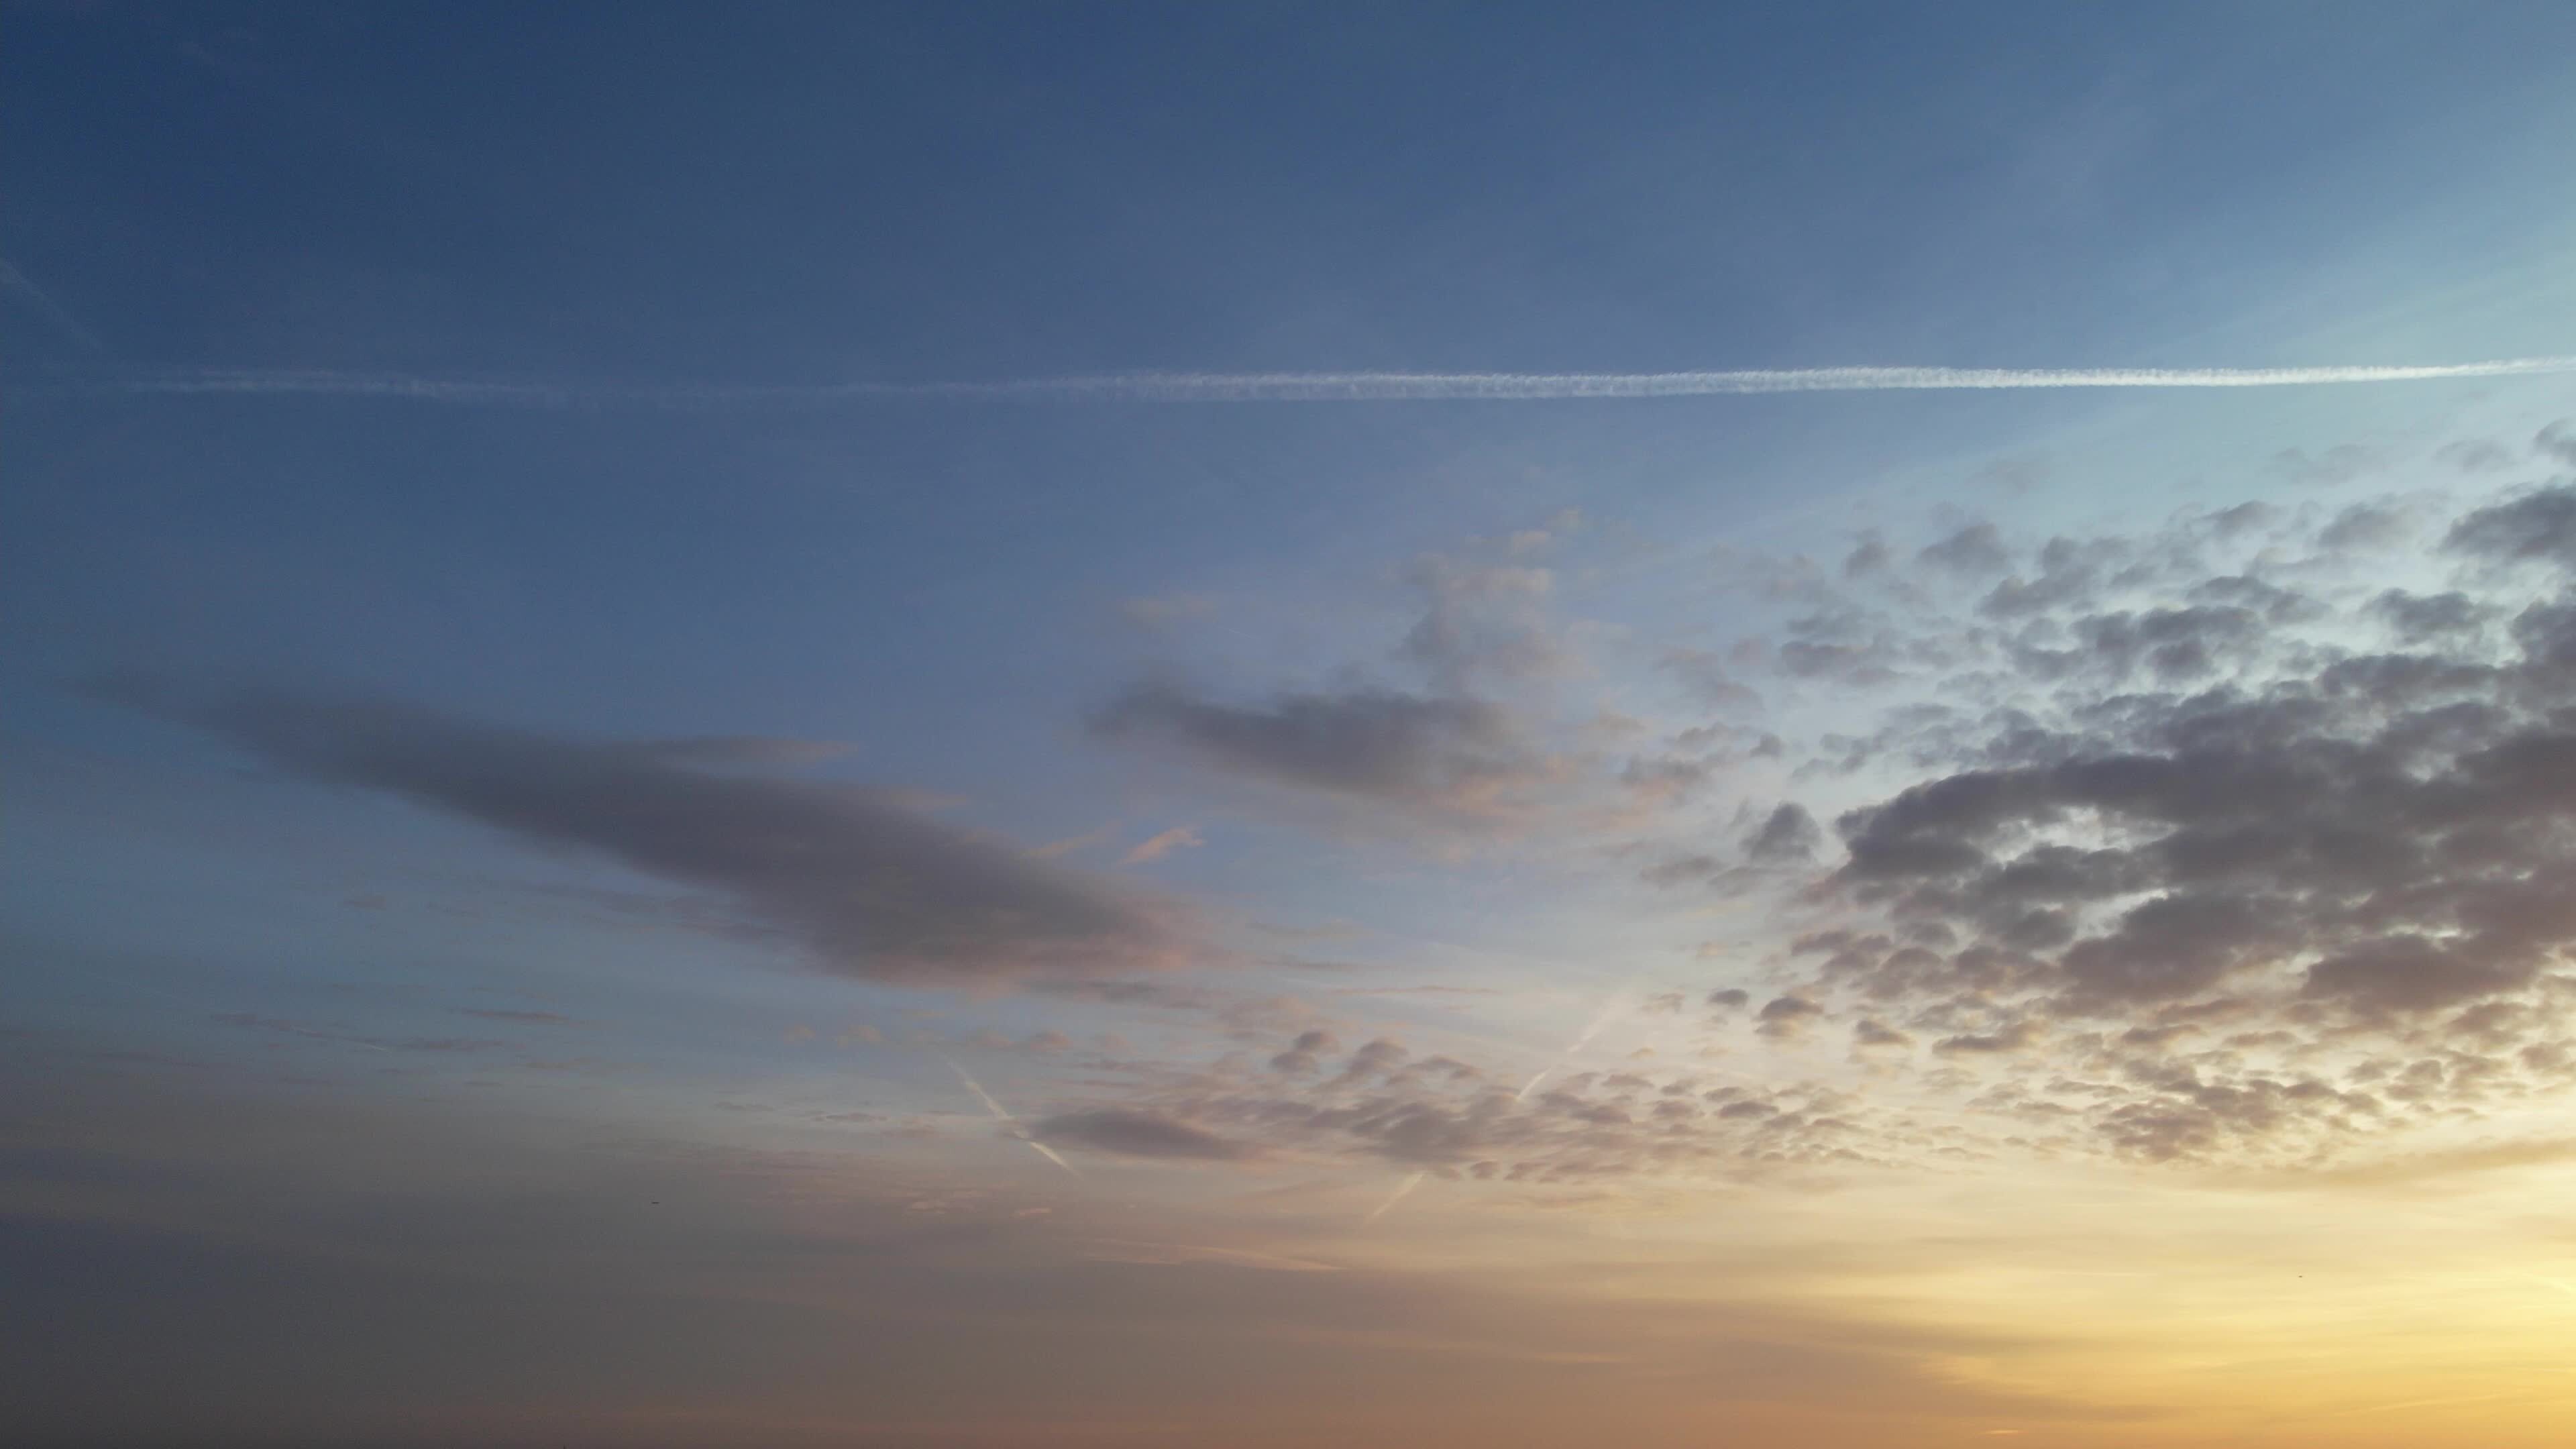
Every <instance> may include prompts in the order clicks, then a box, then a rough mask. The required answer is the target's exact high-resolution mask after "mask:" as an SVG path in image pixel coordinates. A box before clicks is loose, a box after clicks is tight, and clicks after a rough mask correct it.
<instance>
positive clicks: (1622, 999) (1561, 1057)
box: [952, 976, 1636, 1223]
mask: <svg viewBox="0 0 2576 1449" xmlns="http://www.w3.org/2000/svg"><path fill="white" fill-rule="evenodd" d="M1635 984H1636V978H1635V977H1633V976H1632V977H1630V978H1628V980H1626V981H1624V982H1622V983H1620V985H1619V987H1618V989H1616V990H1614V991H1612V992H1611V993H1610V995H1609V997H1608V998H1607V999H1606V1000H1604V1001H1603V1002H1602V1003H1601V1009H1600V1010H1599V1011H1598V1012H1595V1013H1594V1014H1593V1017H1592V1022H1591V1024H1590V1025H1588V1026H1586V1027H1584V1028H1583V1030H1581V1031H1579V1032H1576V1033H1575V1034H1574V1040H1572V1041H1570V1042H1567V1043H1566V1044H1565V1050H1563V1051H1561V1052H1559V1053H1557V1054H1556V1060H1555V1061H1552V1062H1549V1063H1548V1064H1547V1065H1546V1066H1543V1067H1541V1068H1539V1069H1538V1070H1537V1071H1536V1072H1535V1073H1533V1074H1532V1075H1531V1077H1530V1079H1529V1080H1528V1081H1526V1082H1523V1083H1521V1089H1520V1090H1519V1091H1517V1092H1514V1093H1512V1100H1513V1101H1514V1102H1526V1101H1528V1100H1529V1094H1530V1093H1532V1092H1534V1091H1537V1090H1538V1084H1539V1083H1541V1082H1543V1081H1546V1080H1547V1075H1548V1073H1550V1072H1553V1071H1555V1070H1556V1069H1557V1068H1559V1067H1561V1066H1564V1065H1565V1064H1566V1063H1567V1062H1569V1061H1571V1060H1573V1059H1574V1054H1575V1053H1577V1052H1579V1051H1581V1050H1583V1049H1584V1048H1585V1047H1587V1046H1590V1045H1591V1044H1592V1039H1593V1038H1594V1037H1596V1036H1599V1035H1600V1034H1601V1028H1603V1027H1605V1026H1608V1025H1609V1024H1610V1022H1611V1019H1612V1018H1613V1017H1616V1016H1617V1015H1618V1014H1619V1009H1620V1008H1621V1007H1623V1006H1625V1005H1627V1004H1628V988H1629V987H1631V986H1634V985H1635ZM952 1065H953V1064H952ZM1424 1176H1425V1174H1423V1173H1419V1172H1417V1173H1415V1174H1413V1175H1412V1176H1411V1177H1408V1178H1406V1179H1405V1180H1404V1181H1403V1182H1401V1183H1398V1184H1397V1185H1396V1189H1395V1191H1394V1192H1392V1193H1389V1194H1387V1199H1386V1201H1384V1202H1382V1203H1379V1204H1378V1205H1377V1206H1376V1207H1375V1208H1373V1209H1371V1210H1370V1211H1369V1215H1368V1216H1367V1217H1364V1218H1362V1219H1360V1221H1361V1222H1363V1223H1373V1222H1376V1221H1377V1220H1378V1219H1379V1218H1382V1217H1384V1216H1386V1210H1387V1209H1388V1208H1391V1207H1393V1206H1395V1205H1396V1204H1397V1203H1400V1202H1402V1201H1404V1195H1405V1194H1406V1193H1409V1192H1411V1191H1413V1190H1414V1189H1415V1188H1417V1187H1420V1186H1422V1179H1423V1177H1424Z"/></svg>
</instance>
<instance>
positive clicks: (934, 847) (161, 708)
mask: <svg viewBox="0 0 2576 1449" xmlns="http://www.w3.org/2000/svg"><path fill="white" fill-rule="evenodd" d="M101 692H102V693H104V694H106V695H108V696H110V697H113V698H117V699H120V700H122V701H124V702H126V703H129V704H133V705H136V706H139V707H142V708H144V709H147V710H150V711H152V712H154V713H157V714H161V715H164V716H166V717H169V718H172V719H177V720H181V721H184V722H186V723H189V724H192V725H195V726H197V727H199V728H201V729H204V730H206V731H208V732H210V733H212V734H214V735H217V736H219V737H221V738H223V739H226V740H228V741H230V742H232V743H234V744H236V745H239V746H241V747H243V748H245V749H248V750H250V751H252V752H253V753H255V754H257V755H259V756H261V757H262V758H264V759H266V760H267V761H269V762H270V763H271V764H273V765H275V766H277V767H278V768H280V769H282V770H286V771H289V772H291V773H293V774H296V775H300V776H303V777H305V778H307V779H311V780H316V781H321V782H325V783H330V784H342V785H354V786H358V787H361V788H365V789H371V790H381V791H384V792H387V793H389V794H394V795H398V796H401V797H403V798H404V799H407V800H410V801H413V802H414V803H417V804H421V805H426V806H429V807H431V808H434V809H438V810H443V811H446V812H449V813H451V814H456V815H460V816H463V817H465V818H467V819H471V820H475V821H478V822H480V823H482V824H484V825H488V826H491V827H493V828H495V829H498V830H501V831H504V832H506V833H508V834H510V835H512V836H515V837H517V838H519V839H521V840H524V841H528V842H530V843H532V844H538V845H545V846H551V847H572V848H577V849H583V850H590V851H595V852H598V853H599V854H601V855H604V856H606V857H608V858H611V859H614V860H616V861H619V862H620V863H622V864H624V865H627V866H630V867H632V868H634V869H636V870H640V871H643V872H645V873H647V874H650V875H656V876H659V877H661V878H663V879H665V880H669V881H673V882H676V883H680V884H684V885H689V886H693V887H697V888H700V889H705V890H712V891H715V892H718V893H720V894H721V895H723V896H725V897H727V898H729V899H730V900H731V901H732V902H733V903H735V904H736V905H737V906H738V907H739V908H740V909H741V910H743V911H744V912H746V913H747V914H750V915H752V916H755V917H757V918H760V919H763V920H766V921H768V922H769V923H771V924H772V925H774V926H776V927H778V928H780V929H781V930H784V931H787V932H789V933H791V934H792V935H794V936H795V937H796V938H798V939H800V940H801V941H802V942H803V943H804V944H805V946H806V947H807V948H808V950H809V952H810V954H811V956H812V959H813V960H814V962H815V963H816V964H817V965H819V966H821V967H822V968H823V969H825V970H828V971H833V972H839V973H844V974H848V975H854V976H867V977H879V978H890V979H905V980H919V981H932V982H937V981H991V980H997V979H1004V978H1009V977H1014V976H1024V975H1045V974H1078V975H1091V974H1099V973H1103V972H1109V971H1127V970H1135V969H1143V968H1155V967H1172V966H1178V965H1181V964H1183V963H1184V962H1186V961H1187V960H1189V959H1191V957H1192V955H1193V949H1192V948H1193V945H1194V941H1193V937H1192V935H1191V932H1190V930H1189V928H1188V927H1187V925H1186V923H1185V922H1184V921H1183V920H1182V919H1181V918H1180V917H1179V915H1178V914H1177V913H1176V912H1175V911H1173V910H1171V909H1169V908H1166V907H1162V906H1158V905H1155V904H1151V903H1148V902H1147V901H1145V900H1143V899H1141V898H1137V897H1133V896H1129V895H1126V894H1123V893H1121V892H1120V891H1118V890H1117V889H1115V888H1114V887H1112V886H1109V885H1107V884H1104V883H1102V882H1099V881H1096V880H1093V879H1091V878H1089V877H1087V876H1083V875H1080V874H1076V873H1074V872H1071V871H1067V870H1063V869H1059V868H1057V867H1054V866H1052V865H1049V864H1048V863H1046V862H1043V861H1039V860H1036V859H1033V858H1031V857H1030V855H1029V854H1028V853H1027V852H1025V851H1023V850H1020V849H1018V848H1016V847H1014V846H1012V845H1010V844H1008V843H1006V842H1003V841H998V840H994V839H991V838H989V837H986V836H983V835H980V834H976V833H974V832H971V831H967V830H963V829H959V828H957V827H955V826H951V825H947V824H944V823H942V822H939V821H936V820H932V819H930V818H927V817H925V816H923V815H921V814H920V813H918V812H917V811H916V810H914V809H911V808H909V807H908V806H907V805H905V804H904V803H902V802H901V800H900V799H899V797H897V796H895V795H893V794H891V793H890V792H887V791H883V790H876V789H869V788H864V787H858V786H850V785H842V784H834V783H820V782H813V781H805V780H796V779H781V778H776V777H773V776H768V775H761V774H745V773H735V772H726V771H720V770H716V769H710V768H702V767H700V766H699V765H698V764H696V763H693V762H692V761H691V759H690V758H689V754H690V752H686V751H684V752H682V753H681V754H680V755H678V756H676V757H675V756H674V754H673V753H672V751H671V750H669V749H668V748H667V747H657V746H640V747H639V746H637V745H633V744H625V743H616V742H608V743H601V742H593V741H584V740H571V739H563V738H558V737H555V736H550V735H544V734H539V733H536V732H533V731H527V730H518V729H512V728H508V727H504V726H499V725H490V724H484V723H480V722H477V721H473V720H468V719H463V718H460V717H458V716H455V715H450V714H446V713H443V712H441V711H437V710H433V709H429V708H426V707H422V706H418V705H411V704H403V703H394V702H387V701H381V700H368V699H355V698H345V697H331V696H323V695H317V694H312V693H302V692H296V691H292V690H283V689H274V688H264V687H250V688H240V689H232V690H219V691H190V690H185V689H180V688H177V687H174V686H171V685H168V684H166V683H156V682H153V681H148V680H135V679H127V680H122V681H114V682H109V683H107V684H104V685H102V686H101Z"/></svg>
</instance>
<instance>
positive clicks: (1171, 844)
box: [1118, 825, 1207, 865]
mask: <svg viewBox="0 0 2576 1449" xmlns="http://www.w3.org/2000/svg"><path fill="white" fill-rule="evenodd" d="M1205 844H1207V842H1206V841H1205V840H1203V839H1201V838H1200V836H1199V831H1198V827H1197V826H1195V825H1175V826H1173V827H1172V828H1171V829H1169V830H1166V831H1164V832H1163V833H1162V834H1160V835H1157V836H1154V837H1152V838H1151V839H1148V840H1141V841H1138V842H1137V843H1136V846H1135V848H1133V849H1131V850H1129V851H1128V852H1127V853H1126V854H1125V855H1123V856H1121V857H1119V859H1118V863H1119V864H1120V865H1144V864H1147V863H1149V862H1152V861H1157V860H1161V859H1162V858H1163V857H1164V856H1166V855H1169V854H1171V853H1172V852H1173V851H1175V850H1189V849H1194V848H1196V847H1198V846H1202V845H1205Z"/></svg>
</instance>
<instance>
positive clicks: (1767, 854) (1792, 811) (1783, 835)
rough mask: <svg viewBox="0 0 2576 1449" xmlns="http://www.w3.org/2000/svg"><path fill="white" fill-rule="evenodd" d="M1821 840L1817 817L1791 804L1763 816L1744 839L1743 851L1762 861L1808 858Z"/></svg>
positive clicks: (1822, 840)
mask: <svg viewBox="0 0 2576 1449" xmlns="http://www.w3.org/2000/svg"><path fill="white" fill-rule="evenodd" d="M1824 842H1825V832H1824V831H1823V829H1822V828H1821V827H1819V826H1818V825H1817V824H1816V818H1815V817H1814V816H1812V815H1809V814H1808V813H1807V811H1806V807H1804V806H1802V805H1798V804H1795V803H1791V804H1786V805H1782V806H1781V807H1780V808H1779V809H1777V810H1774V811H1772V812H1771V813H1770V814H1769V815H1767V816H1765V817H1763V820H1762V823H1761V824H1760V825H1757V826H1755V827H1754V828H1753V831H1752V833H1751V834H1749V835H1747V836H1746V837H1745V838H1744V853H1745V854H1746V855H1748V856H1750V857H1752V858H1753V859H1754V860H1757V861H1760V862H1763V863H1764V864H1779V863H1782V862H1787V861H1800V860H1809V859H1812V858H1814V856H1815V853H1816V847H1818V846H1820V845H1822V844H1824Z"/></svg>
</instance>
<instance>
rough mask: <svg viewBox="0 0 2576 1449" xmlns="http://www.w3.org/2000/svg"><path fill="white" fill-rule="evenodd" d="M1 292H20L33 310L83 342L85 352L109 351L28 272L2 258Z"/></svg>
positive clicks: (0, 269) (55, 327)
mask: <svg viewBox="0 0 2576 1449" xmlns="http://www.w3.org/2000/svg"><path fill="white" fill-rule="evenodd" d="M0 291H6V292H14V293H16V294H17V295H18V298H19V300H21V301H23V302H25V303H26V304H27V306H28V308H29V309H30V310H32V311H33V312H35V314H36V315H37V316H39V317H42V318H44V319H45V320H46V321H47V322H48V323H51V324H52V325H53V328H54V330H55V331H57V332H60V333H61V334H63V335H64V336H65V337H68V338H70V339H71V340H72V341H74V342H77V343H79V344H80V346H81V349H82V350H83V351H85V352H101V353H103V352H105V351H107V344H106V343H104V342H101V341H99V340H98V338H97V337H95V336H93V335H92V334H91V332H90V330H89V329H88V328H86V327H83V326H82V325H81V324H80V319H79V318H77V317H74V316H73V315H72V314H71V312H70V311H69V310H68V309H67V308H65V307H64V306H63V305H62V304H61V303H60V302H57V301H55V300H54V299H53V298H52V297H51V296H49V295H48V294H47V293H46V291H45V289H44V288H42V287H39V286H37V285H36V284H35V282H34V281H32V280H31V279H29V277H28V276H27V274H26V273H25V272H22V271H19V270H18V269H17V267H16V266H14V265H12V264H11V262H10V261H9V259H8V258H7V257H0Z"/></svg>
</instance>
